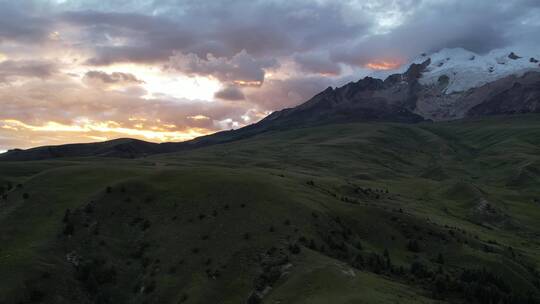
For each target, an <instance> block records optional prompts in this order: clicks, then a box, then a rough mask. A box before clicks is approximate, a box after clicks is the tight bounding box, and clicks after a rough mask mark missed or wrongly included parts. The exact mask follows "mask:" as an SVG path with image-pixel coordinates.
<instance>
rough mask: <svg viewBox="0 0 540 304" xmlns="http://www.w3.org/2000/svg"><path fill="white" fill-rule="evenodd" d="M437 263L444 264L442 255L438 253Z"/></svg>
mask: <svg viewBox="0 0 540 304" xmlns="http://www.w3.org/2000/svg"><path fill="white" fill-rule="evenodd" d="M437 263H438V264H444V257H443V255H442V253H439V255H438V256H437Z"/></svg>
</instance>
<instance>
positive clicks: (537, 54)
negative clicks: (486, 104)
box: [413, 48, 540, 94]
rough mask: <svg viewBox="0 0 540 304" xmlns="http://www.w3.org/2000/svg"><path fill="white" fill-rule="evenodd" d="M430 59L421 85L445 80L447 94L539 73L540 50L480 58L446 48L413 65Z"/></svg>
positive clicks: (502, 52) (500, 51)
mask: <svg viewBox="0 0 540 304" xmlns="http://www.w3.org/2000/svg"><path fill="white" fill-rule="evenodd" d="M427 58H429V59H430V60H431V62H430V64H429V65H428V66H427V67H426V70H425V71H424V72H423V73H422V77H421V78H420V79H419V82H420V83H421V84H423V85H433V84H438V83H439V82H440V80H441V77H443V79H446V80H445V81H447V82H448V84H447V86H446V87H445V89H444V90H443V91H444V93H446V94H452V93H455V92H462V91H467V90H469V89H471V88H477V87H480V86H482V85H485V84H487V83H490V82H493V81H495V80H498V79H501V78H504V77H507V76H510V75H515V76H518V77H519V76H522V75H524V74H525V73H526V72H529V71H535V70H536V71H540V50H532V49H526V48H505V49H497V50H493V51H491V52H489V53H487V54H484V55H480V54H476V53H473V52H471V51H467V50H465V49H462V48H454V49H443V50H440V51H438V52H436V53H433V54H430V55H429V56H428V55H426V54H423V55H421V56H419V57H418V58H416V59H415V60H414V61H413V63H422V62H424V61H425V60H426V59H427Z"/></svg>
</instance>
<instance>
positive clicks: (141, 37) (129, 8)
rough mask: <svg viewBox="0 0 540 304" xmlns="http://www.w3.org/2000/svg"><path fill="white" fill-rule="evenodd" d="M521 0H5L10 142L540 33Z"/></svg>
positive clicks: (243, 108) (27, 142)
mask: <svg viewBox="0 0 540 304" xmlns="http://www.w3.org/2000/svg"><path fill="white" fill-rule="evenodd" d="M511 4H512V5H507V4H493V3H492V2H491V1H476V2H474V3H470V2H467V3H463V2H460V1H451V0H447V1H405V2H404V1H385V0H379V1H377V0H373V1H366V2H360V1H347V2H340V3H335V2H332V1H316V2H313V1H250V2H246V1H229V2H219V3H204V2H193V1H179V2H174V3H172V2H169V1H133V2H129V1H128V2H122V3H120V2H114V1H113V2H108V3H102V2H99V1H76V0H73V1H69V0H68V1H52V0H42V1H39V0H35V1H24V2H23V1H21V2H16V3H14V2H12V1H6V0H0V17H1V19H2V20H3V21H2V24H3V28H2V29H0V105H1V106H2V108H3V110H2V111H1V113H0V151H6V150H10V149H14V148H20V149H27V148H31V147H37V146H44V145H59V144H66V143H74V142H78V143H84V142H96V141H107V140H112V139H116V138H123V137H129V138H135V139H141V140H145V141H150V142H158V143H159V142H171V141H173V142H179V141H186V140H190V139H193V138H196V137H199V136H203V135H208V134H212V133H215V132H219V131H223V130H230V129H238V128H241V127H243V126H246V125H249V124H252V123H255V122H257V121H259V120H260V119H262V118H263V117H265V116H267V115H269V114H270V113H272V112H273V111H276V110H280V109H282V108H286V107H294V106H296V105H298V104H300V103H303V102H305V101H307V100H308V99H309V98H311V97H312V96H313V95H315V94H317V93H319V92H320V91H322V90H324V89H325V88H326V87H329V86H330V87H334V88H335V87H339V86H342V85H344V84H346V83H348V82H350V81H356V80H358V79H361V78H363V77H366V76H373V77H376V78H384V77H385V76H386V75H388V74H391V73H395V72H399V71H401V70H402V69H403V68H405V67H406V66H407V65H408V64H409V63H410V62H411V61H412V60H413V59H414V58H416V57H417V56H418V55H420V54H421V53H426V52H428V53H430V52H436V51H438V50H440V49H443V48H464V49H466V50H470V51H472V52H475V53H478V54H486V53H488V52H490V51H493V50H496V49H501V48H508V47H513V46H522V45H528V46H530V45H532V46H533V47H538V42H535V41H532V42H531V41H530V39H529V37H531V36H535V35H537V34H540V24H539V23H538V22H537V20H540V9H539V7H538V5H536V4H534V3H532V2H530V1H519V0H517V1H513V2H512V3H511ZM480 12H481V13H482V14H481V17H478V16H479V13H480ZM443 15H444V17H445V18H442V16H443ZM200 20H209V21H208V22H201V21H200ZM238 20H242V21H241V22H240V21H238ZM321 20H322V21H323V22H321ZM501 20H504V22H501ZM471 28H472V29H474V31H471V30H470V29H471ZM419 33H421V35H419ZM413 38H414V39H415V43H414V44H411V43H408V42H409V41H410V40H411V39H413ZM396 45H399V48H396V47H395V46H396Z"/></svg>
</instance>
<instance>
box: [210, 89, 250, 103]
mask: <svg viewBox="0 0 540 304" xmlns="http://www.w3.org/2000/svg"><path fill="white" fill-rule="evenodd" d="M214 97H216V98H219V99H222V100H230V101H235V100H244V99H245V98H246V97H245V96H244V93H242V91H241V90H240V89H239V88H237V87H233V86H230V87H226V88H224V89H223V90H220V91H218V92H216V94H214Z"/></svg>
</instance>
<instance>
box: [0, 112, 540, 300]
mask: <svg viewBox="0 0 540 304" xmlns="http://www.w3.org/2000/svg"><path fill="white" fill-rule="evenodd" d="M539 146H540V120H538V116H535V115H530V116H515V117H506V118H493V119H482V120H470V121H459V122H451V123H421V124H415V125H409V124H392V123H376V124H375V123H357V124H339V125H327V126H320V127H310V128H300V129H295V130H286V131H273V132H266V133H264V134H260V135H256V136H253V137H250V138H248V139H244V140H240V141H237V142H234V143H229V144H221V145H214V146H210V147H205V148H199V149H194V150H191V151H184V152H181V153H171V154H162V155H156V156H149V157H146V158H142V159H131V160H129V159H115V158H96V157H93V158H77V159H70V158H64V159H62V160H56V161H55V160H47V161H31V162H2V163H0V182H1V183H2V185H3V188H2V193H3V194H2V195H3V197H2V199H1V202H0V243H1V244H2V245H1V247H0V273H2V278H3V279H2V280H1V282H0V294H1V295H3V297H2V298H1V299H0V303H40V302H45V303H250V304H251V303H328V302H330V301H331V302H335V303H537V302H538V296H539V295H540V281H539V279H540V276H539V274H538V270H537V269H538V263H539V262H540V260H539V256H540V243H538V236H539V235H540V224H539V223H538V218H539V216H540V190H539V189H538V187H537V183H535V181H536V180H537V178H538V174H537V173H538V170H537V169H538V166H537V165H538V163H539V161H540V160H539V156H538V155H540V153H539V152H540V151H539V148H538V147H539ZM527 301H528V302H527Z"/></svg>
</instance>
